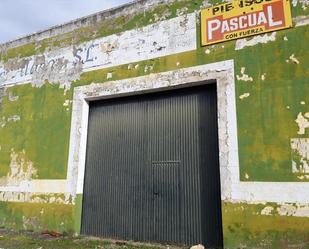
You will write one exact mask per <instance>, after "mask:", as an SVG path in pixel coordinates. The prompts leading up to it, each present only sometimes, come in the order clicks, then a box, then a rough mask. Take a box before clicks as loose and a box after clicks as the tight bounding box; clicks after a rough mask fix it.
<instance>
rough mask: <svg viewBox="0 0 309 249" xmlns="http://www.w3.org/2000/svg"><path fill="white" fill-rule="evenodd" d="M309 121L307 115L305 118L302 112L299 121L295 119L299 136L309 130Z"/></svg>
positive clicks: (298, 116)
mask: <svg viewBox="0 0 309 249" xmlns="http://www.w3.org/2000/svg"><path fill="white" fill-rule="evenodd" d="M308 119H309V117H307V116H306V114H305V116H303V114H302V113H301V112H300V113H298V115H297V119H295V122H296V123H297V125H298V128H299V130H298V132H297V134H299V135H303V134H305V132H306V129H307V128H309V120H308Z"/></svg>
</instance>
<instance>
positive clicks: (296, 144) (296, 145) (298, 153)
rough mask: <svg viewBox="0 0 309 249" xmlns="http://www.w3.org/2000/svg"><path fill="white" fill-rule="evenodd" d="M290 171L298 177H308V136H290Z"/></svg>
mask: <svg viewBox="0 0 309 249" xmlns="http://www.w3.org/2000/svg"><path fill="white" fill-rule="evenodd" d="M290 144H291V150H292V172H293V173H294V174H297V175H298V177H301V178H300V179H306V178H307V177H309V138H292V139H291V142H290Z"/></svg>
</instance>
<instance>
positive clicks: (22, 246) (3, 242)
mask: <svg viewBox="0 0 309 249" xmlns="http://www.w3.org/2000/svg"><path fill="white" fill-rule="evenodd" d="M0 248H3V249H160V248H161V249H162V248H163V247H162V246H155V245H145V244H139V243H138V244H134V243H127V242H117V241H110V240H104V239H98V238H89V237H84V236H79V237H59V238H52V237H44V236H42V235H40V234H37V233H27V234H24V233H13V232H6V231H4V232H3V231H2V232H0Z"/></svg>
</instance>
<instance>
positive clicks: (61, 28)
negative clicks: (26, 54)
mask: <svg viewBox="0 0 309 249" xmlns="http://www.w3.org/2000/svg"><path fill="white" fill-rule="evenodd" d="M174 1H175V0H134V1H132V2H129V3H125V4H122V5H120V6H117V7H113V8H109V9H106V10H102V11H99V12H96V13H94V14H90V15H87V16H84V17H80V18H77V19H74V20H72V21H69V22H65V23H63V24H59V25H55V26H52V27H50V28H47V29H43V30H39V31H37V32H34V33H32V34H29V35H25V36H21V37H17V38H16V39H13V40H10V41H7V42H4V43H0V50H2V49H9V48H14V47H18V46H22V45H25V44H28V43H32V42H37V41H41V40H44V39H46V38H50V37H54V36H57V35H60V34H65V33H68V32H72V31H74V30H76V29H78V28H82V27H88V26H90V25H91V24H94V23H96V22H99V21H102V20H108V19H112V18H116V17H119V16H123V15H128V14H138V13H141V12H144V11H146V10H148V9H151V8H152V7H154V6H155V5H158V4H163V3H169V2H174Z"/></svg>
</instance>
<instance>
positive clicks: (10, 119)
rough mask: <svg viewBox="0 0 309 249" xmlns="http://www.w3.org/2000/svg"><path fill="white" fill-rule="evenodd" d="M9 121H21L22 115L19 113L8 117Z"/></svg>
mask: <svg viewBox="0 0 309 249" xmlns="http://www.w3.org/2000/svg"><path fill="white" fill-rule="evenodd" d="M7 121H8V122H17V121H20V116H19V115H12V116H9V117H8V119H7Z"/></svg>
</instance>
